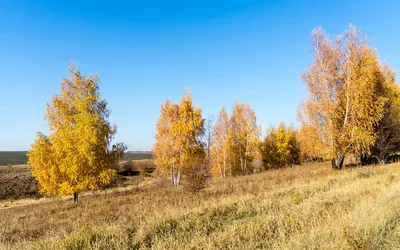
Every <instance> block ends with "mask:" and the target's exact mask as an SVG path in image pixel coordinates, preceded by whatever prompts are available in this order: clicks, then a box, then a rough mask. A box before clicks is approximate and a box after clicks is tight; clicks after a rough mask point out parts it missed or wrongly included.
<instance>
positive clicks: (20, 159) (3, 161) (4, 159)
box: [0, 151, 153, 166]
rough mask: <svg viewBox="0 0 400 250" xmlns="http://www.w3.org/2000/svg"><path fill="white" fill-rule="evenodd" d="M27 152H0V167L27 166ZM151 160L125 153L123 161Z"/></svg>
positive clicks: (146, 157) (146, 154)
mask: <svg viewBox="0 0 400 250" xmlns="http://www.w3.org/2000/svg"><path fill="white" fill-rule="evenodd" d="M26 154H27V151H0V166H6V165H8V164H12V165H22V164H27V162H28V158H27V156H26ZM145 159H153V155H152V154H151V153H150V152H141V153H139V152H127V153H125V155H124V158H123V159H122V160H123V161H132V160H145Z"/></svg>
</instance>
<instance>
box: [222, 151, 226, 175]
mask: <svg viewBox="0 0 400 250" xmlns="http://www.w3.org/2000/svg"><path fill="white" fill-rule="evenodd" d="M225 177H226V153H225V150H224V175H223V176H222V178H224V179H225Z"/></svg>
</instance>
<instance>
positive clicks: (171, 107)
mask: <svg viewBox="0 0 400 250" xmlns="http://www.w3.org/2000/svg"><path fill="white" fill-rule="evenodd" d="M178 118H179V105H178V104H174V103H171V102H170V101H165V102H164V104H163V105H161V112H160V118H159V120H158V122H157V127H156V129H157V134H156V135H155V139H156V143H155V144H154V148H153V154H154V163H155V164H156V166H157V171H158V172H160V173H161V174H164V175H165V174H168V173H169V174H170V177H171V184H172V185H173V186H176V185H178V183H179V181H180V173H179V174H178V173H177V171H178V167H179V152H180V151H179V145H178V143H177V137H178V134H176V123H177V122H178Z"/></svg>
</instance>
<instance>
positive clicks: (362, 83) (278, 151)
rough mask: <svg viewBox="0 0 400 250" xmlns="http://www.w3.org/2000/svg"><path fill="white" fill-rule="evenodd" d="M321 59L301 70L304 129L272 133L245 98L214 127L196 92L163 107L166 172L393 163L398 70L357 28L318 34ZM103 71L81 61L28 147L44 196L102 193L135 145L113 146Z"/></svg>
mask: <svg viewBox="0 0 400 250" xmlns="http://www.w3.org/2000/svg"><path fill="white" fill-rule="evenodd" d="M312 45H313V55H314V62H313V63H312V64H311V65H310V67H309V68H308V69H307V70H306V72H305V73H304V74H303V75H302V76H301V78H302V80H303V82H304V83H305V85H306V86H307V88H308V93H309V95H308V98H307V99H306V100H304V101H303V102H302V103H301V104H300V106H299V109H298V120H299V122H300V127H299V129H298V130H296V129H295V128H294V127H293V126H287V125H285V124H283V123H281V124H280V125H279V126H278V127H276V128H275V127H271V128H269V129H268V130H267V132H266V134H265V135H264V136H263V137H262V136H261V134H262V131H261V128H260V127H259V126H257V117H256V113H255V111H254V110H253V109H252V108H251V106H250V105H249V104H244V103H240V102H238V101H236V102H235V103H234V105H233V108H232V113H231V114H229V115H228V114H227V112H226V111H225V109H222V110H221V111H220V113H219V116H218V119H217V120H216V121H215V122H214V123H212V122H211V121H210V120H207V121H206V120H205V119H204V118H203V117H202V114H201V109H200V108H198V107H195V106H194V105H193V102H192V96H191V94H190V92H189V91H185V94H184V96H183V98H182V100H181V102H180V103H179V104H177V103H172V102H170V101H166V102H165V103H164V104H163V105H162V106H161V112H160V118H159V120H158V123H157V134H156V136H155V139H156V143H155V145H154V149H153V152H154V156H155V164H156V165H157V167H158V168H157V172H158V173H159V174H162V175H168V176H169V177H170V179H171V184H172V185H174V186H178V185H180V184H181V182H182V180H184V181H183V183H184V184H185V185H186V186H187V187H188V189H189V190H191V191H194V192H196V191H198V190H201V189H202V188H203V187H204V186H205V183H206V180H207V178H209V177H210V176H213V177H214V178H221V179H224V178H227V177H229V176H238V175H248V174H252V173H254V172H260V171H264V170H268V169H273V168H283V167H288V166H293V165H295V164H301V163H302V162H309V161H316V160H330V161H331V162H332V167H333V168H337V169H342V168H343V165H344V160H345V157H346V156H352V157H357V158H358V159H359V160H360V162H361V164H363V165H365V164H369V163H374V162H380V163H386V162H388V161H389V160H390V158H391V157H394V156H395V155H396V154H397V153H398V152H400V88H399V86H398V84H397V82H396V78H395V73H394V71H393V70H392V69H391V68H390V67H389V66H388V65H386V64H382V63H380V61H379V58H378V53H377V51H376V49H374V48H372V47H371V46H370V43H369V42H368V40H367V39H366V38H365V37H363V36H362V34H361V32H360V31H359V30H357V29H356V28H355V27H354V26H352V25H350V27H349V28H348V30H347V31H345V32H344V33H343V34H341V35H339V36H337V37H336V38H335V39H333V40H331V39H330V38H329V37H327V35H326V34H325V32H324V31H323V30H322V29H321V28H317V29H315V30H314V31H313V32H312ZM98 82H99V78H98V76H97V75H94V76H89V77H86V76H84V75H82V74H81V73H80V71H79V70H78V69H77V68H76V67H75V66H74V65H72V66H71V68H70V77H69V78H63V79H62V81H61V86H60V94H58V95H55V96H54V97H53V98H52V100H51V102H50V103H48V104H47V106H46V107H47V108H46V116H45V119H46V120H47V121H48V126H49V131H50V135H49V136H46V135H44V134H42V133H38V135H37V139H36V141H35V142H34V143H33V144H32V146H31V149H30V150H29V152H28V158H29V165H30V166H31V167H32V169H33V171H32V174H33V176H34V177H35V178H36V179H37V180H38V181H39V183H40V187H41V193H43V194H46V195H52V196H58V195H66V194H74V198H75V199H74V200H75V202H77V201H78V193H79V192H82V191H86V190H96V189H100V188H102V187H104V186H106V185H107V184H109V183H110V181H111V180H112V178H113V177H114V176H115V174H116V171H115V169H114V167H113V166H114V165H115V163H116V162H117V161H118V160H119V159H121V157H123V155H124V152H125V151H126V145H124V144H123V143H117V144H115V145H112V144H111V142H112V140H113V138H114V136H115V134H116V132H117V126H116V125H115V124H114V125H113V124H111V123H110V122H109V114H110V111H109V110H108V108H107V102H106V101H105V100H104V99H102V98H101V94H100V92H99V85H98Z"/></svg>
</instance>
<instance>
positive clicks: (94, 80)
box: [28, 65, 126, 195]
mask: <svg viewBox="0 0 400 250" xmlns="http://www.w3.org/2000/svg"><path fill="white" fill-rule="evenodd" d="M98 82H99V78H98V77H97V76H92V77H85V76H83V75H82V74H81V73H80V72H79V70H78V69H76V68H75V66H74V65H72V66H71V68H70V78H69V79H62V82H61V93H60V94H59V95H55V96H54V97H53V98H52V100H51V103H48V104H47V105H46V106H47V109H46V116H45V119H46V120H47V121H48V124H49V129H50V136H49V137H47V136H45V135H43V134H42V133H38V136H37V139H36V141H35V142H34V143H33V144H32V146H31V149H30V150H29V152H28V158H29V165H30V166H31V167H32V174H33V176H34V177H35V178H36V179H37V180H38V181H39V183H40V188H41V189H40V191H41V192H42V193H43V194H47V195H66V194H73V193H78V192H81V191H85V190H96V189H99V188H100V187H102V186H103V185H106V184H108V183H110V181H111V178H112V177H113V176H114V175H115V171H114V170H113V169H112V168H111V166H112V164H113V163H114V162H116V161H117V160H118V159H119V158H120V157H122V155H123V151H124V150H125V149H126V147H125V146H124V145H123V144H117V145H113V146H112V148H111V149H110V148H109V145H110V143H111V140H112V138H113V136H114V135H115V133H116V131H117V127H116V125H114V126H113V125H111V124H110V123H109V121H108V117H109V110H108V109H107V103H106V102H105V100H102V99H101V96H100V93H99V91H98V90H99V86H98Z"/></svg>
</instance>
